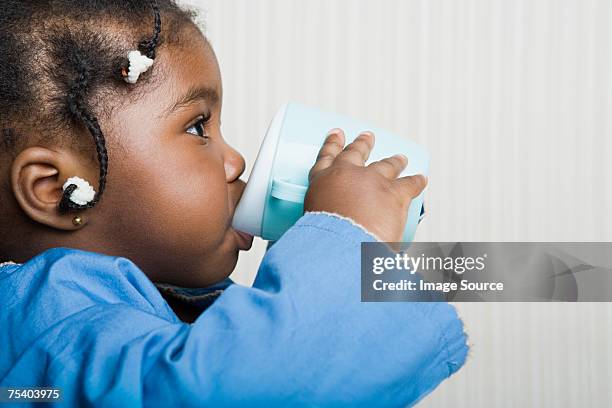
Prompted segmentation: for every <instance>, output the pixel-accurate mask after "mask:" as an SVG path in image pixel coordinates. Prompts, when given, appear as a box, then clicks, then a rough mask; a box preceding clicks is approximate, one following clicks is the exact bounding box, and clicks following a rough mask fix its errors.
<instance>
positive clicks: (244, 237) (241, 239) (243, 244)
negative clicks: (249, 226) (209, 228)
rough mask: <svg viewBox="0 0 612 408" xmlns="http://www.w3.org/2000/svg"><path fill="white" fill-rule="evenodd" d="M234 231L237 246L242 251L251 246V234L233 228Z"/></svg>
mask: <svg viewBox="0 0 612 408" xmlns="http://www.w3.org/2000/svg"><path fill="white" fill-rule="evenodd" d="M234 231H235V232H236V236H237V237H238V248H240V249H241V250H243V251H248V250H249V249H251V246H253V236H252V235H251V234H247V233H246V232H242V231H238V230H236V229H235V230H234Z"/></svg>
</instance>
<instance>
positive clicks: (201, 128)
mask: <svg viewBox="0 0 612 408" xmlns="http://www.w3.org/2000/svg"><path fill="white" fill-rule="evenodd" d="M211 118H212V115H211V114H208V115H206V116H204V115H201V116H199V117H198V119H197V120H196V122H194V123H193V124H192V125H191V126H189V128H187V130H186V132H187V133H191V134H192V135H195V136H199V137H202V138H204V139H208V134H207V133H206V128H207V126H208V124H209V123H210V119H211Z"/></svg>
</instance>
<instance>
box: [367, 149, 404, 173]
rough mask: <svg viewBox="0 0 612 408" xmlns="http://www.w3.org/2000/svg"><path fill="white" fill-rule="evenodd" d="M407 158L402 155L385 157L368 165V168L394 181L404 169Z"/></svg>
mask: <svg viewBox="0 0 612 408" xmlns="http://www.w3.org/2000/svg"><path fill="white" fill-rule="evenodd" d="M407 164H408V158H407V157H406V156H404V155H402V154H396V155H395V156H391V157H387V158H385V159H382V160H379V161H377V162H374V163H370V164H369V165H368V168H372V169H374V170H376V171H377V172H379V173H380V174H382V175H383V176H385V177H386V178H388V179H396V178H397V176H399V175H400V174H401V172H402V171H403V170H404V169H405V168H406V165H407Z"/></svg>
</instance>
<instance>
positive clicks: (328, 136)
mask: <svg viewBox="0 0 612 408" xmlns="http://www.w3.org/2000/svg"><path fill="white" fill-rule="evenodd" d="M338 133H340V129H338V128H334V129H332V130H330V131H329V132H327V136H326V137H325V140H327V139H329V138H330V137H332V136H333V135H337V134H338Z"/></svg>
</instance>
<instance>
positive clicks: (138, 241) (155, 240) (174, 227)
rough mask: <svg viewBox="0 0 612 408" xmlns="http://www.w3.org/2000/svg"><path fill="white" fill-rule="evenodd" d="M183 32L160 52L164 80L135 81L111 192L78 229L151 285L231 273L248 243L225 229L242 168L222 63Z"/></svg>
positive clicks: (114, 152)
mask: <svg viewBox="0 0 612 408" xmlns="http://www.w3.org/2000/svg"><path fill="white" fill-rule="evenodd" d="M185 36H186V37H185V40H184V41H182V44H183V45H182V46H178V45H169V46H167V47H162V48H160V50H159V52H158V56H157V59H156V60H155V64H154V66H153V71H154V72H152V75H153V76H154V77H156V76H158V77H159V78H160V80H158V81H155V79H158V78H152V79H154V81H153V82H155V84H154V85H151V84H147V83H143V84H137V85H136V86H139V85H140V86H142V87H143V90H144V92H143V96H142V97H141V98H139V99H138V100H137V101H135V102H134V103H133V104H132V105H127V106H125V107H121V108H120V109H119V108H118V109H116V111H114V112H113V114H112V116H111V122H112V123H111V127H112V129H108V128H107V131H108V130H110V132H111V133H112V135H113V137H112V140H109V141H108V145H109V146H108V147H109V172H108V184H107V189H106V191H105V193H104V196H103V197H102V200H101V201H100V203H99V204H98V206H97V207H96V208H94V210H93V211H97V212H98V213H99V215H95V216H94V215H93V213H92V215H91V216H90V221H89V223H88V225H87V226H85V228H84V229H83V232H84V230H86V229H87V228H88V227H90V228H92V230H91V231H92V232H93V231H96V232H97V233H99V234H101V236H103V237H105V239H104V241H103V242H108V245H110V246H111V248H112V250H108V249H109V248H99V250H100V251H101V252H107V253H108V252H113V253H114V254H117V255H121V256H126V257H128V258H129V259H131V260H132V261H134V262H135V263H136V264H137V265H138V266H139V267H141V269H143V270H144V271H145V272H146V273H147V275H148V276H149V278H150V279H152V280H153V281H157V282H166V283H172V284H175V285H181V286H205V285H210V284H213V283H216V282H219V281H221V280H223V279H224V278H226V277H227V276H228V275H229V274H230V273H231V272H232V271H233V269H234V267H235V265H236V262H237V260H238V253H239V250H240V249H243V250H248V249H249V248H250V247H251V244H252V237H251V238H250V239H245V238H241V236H240V235H239V234H238V233H237V232H236V231H235V230H234V229H233V228H231V225H230V224H231V220H232V216H233V214H234V210H235V207H236V204H237V202H238V200H239V199H240V197H241V195H242V192H243V190H244V186H245V183H244V182H243V181H241V180H239V176H240V175H241V174H242V173H243V172H244V169H245V162H244V158H243V157H242V156H241V155H240V154H239V153H238V152H237V151H236V150H234V149H233V148H232V147H230V146H229V145H228V144H227V143H226V141H225V140H224V139H223V136H222V135H221V129H220V125H221V104H222V85H221V76H220V72H219V66H218V63H217V60H216V57H215V54H214V52H213V50H212V48H211V47H210V46H209V44H208V42H207V41H206V40H205V39H204V37H203V36H202V34H201V33H200V32H199V31H198V30H196V29H195V27H193V28H189V29H187V34H185ZM156 68H157V69H156ZM109 139H111V138H110V137H109ZM98 207H99V208H98Z"/></svg>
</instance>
